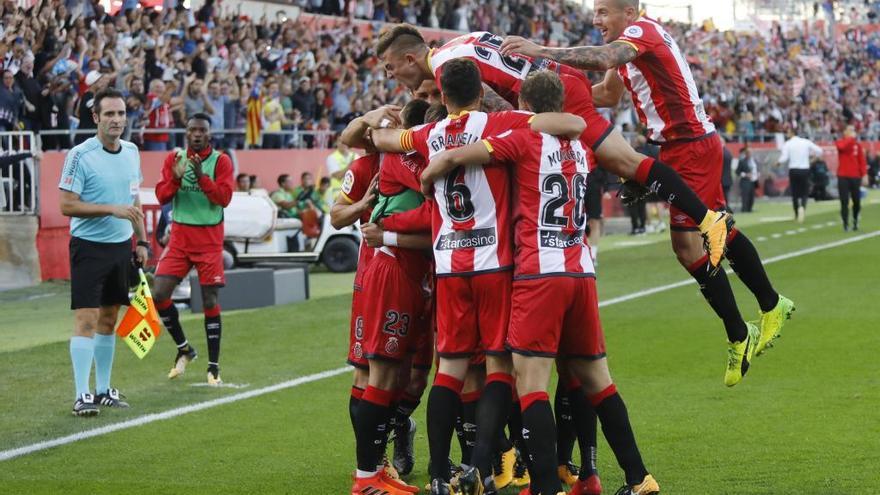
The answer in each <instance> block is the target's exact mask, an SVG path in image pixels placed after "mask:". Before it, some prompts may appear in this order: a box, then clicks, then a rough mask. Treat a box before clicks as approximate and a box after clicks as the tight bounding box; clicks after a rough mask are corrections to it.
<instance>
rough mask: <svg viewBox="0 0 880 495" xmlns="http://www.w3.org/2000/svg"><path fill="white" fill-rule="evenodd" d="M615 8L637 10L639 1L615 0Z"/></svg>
mask: <svg viewBox="0 0 880 495" xmlns="http://www.w3.org/2000/svg"><path fill="white" fill-rule="evenodd" d="M617 6H618V7H619V8H621V9H625V8H627V7H632V8H634V9H636V10H639V0H617Z"/></svg>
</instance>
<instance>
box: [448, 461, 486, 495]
mask: <svg viewBox="0 0 880 495" xmlns="http://www.w3.org/2000/svg"><path fill="white" fill-rule="evenodd" d="M492 488H493V489H494V488H495V485H494V483H493V485H492ZM452 489H453V491H454V492H455V493H456V494H460V495H482V494H483V481H482V479H481V478H480V470H479V469H477V468H476V467H469V468H467V469H465V470H464V471H463V472H462V473H461V476H459V477H458V478H457V479H456V480H455V481H454V482H453V486H452Z"/></svg>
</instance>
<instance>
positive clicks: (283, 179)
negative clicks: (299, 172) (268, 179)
mask: <svg viewBox="0 0 880 495" xmlns="http://www.w3.org/2000/svg"><path fill="white" fill-rule="evenodd" d="M289 178H290V174H281V175H279V176H278V185H279V186H281V187H284V183H285V182H287V179H289Z"/></svg>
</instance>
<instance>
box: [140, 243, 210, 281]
mask: <svg viewBox="0 0 880 495" xmlns="http://www.w3.org/2000/svg"><path fill="white" fill-rule="evenodd" d="M193 266H195V267H196V270H197V271H198V273H199V285H202V286H206V287H207V286H215V287H223V286H224V285H226V276H225V275H224V273H223V250H222V249H221V250H220V251H211V252H207V253H202V252H192V251H187V250H184V249H182V248H180V247H177V246H175V245H174V244H173V243H170V244H168V246H166V247H165V251H163V252H162V256H161V257H160V258H159V265H158V266H156V276H157V277H174V278H176V279H178V280H183V278H184V277H186V274H187V273H189V271H190V269H192V267H193Z"/></svg>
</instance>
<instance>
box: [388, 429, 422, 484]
mask: <svg viewBox="0 0 880 495" xmlns="http://www.w3.org/2000/svg"><path fill="white" fill-rule="evenodd" d="M406 419H407V420H408V421H407V422H406V423H404V424H403V425H400V426H398V427H396V428H395V429H394V455H393V457H392V461H391V464H392V465H393V466H394V469H396V470H397V473H398V474H400V475H401V476H406V475H408V474H409V473H411V472H412V470H413V467H414V466H415V464H416V455H415V451H414V449H413V444H414V443H415V438H416V421H415V420H414V419H412V418H406Z"/></svg>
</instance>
